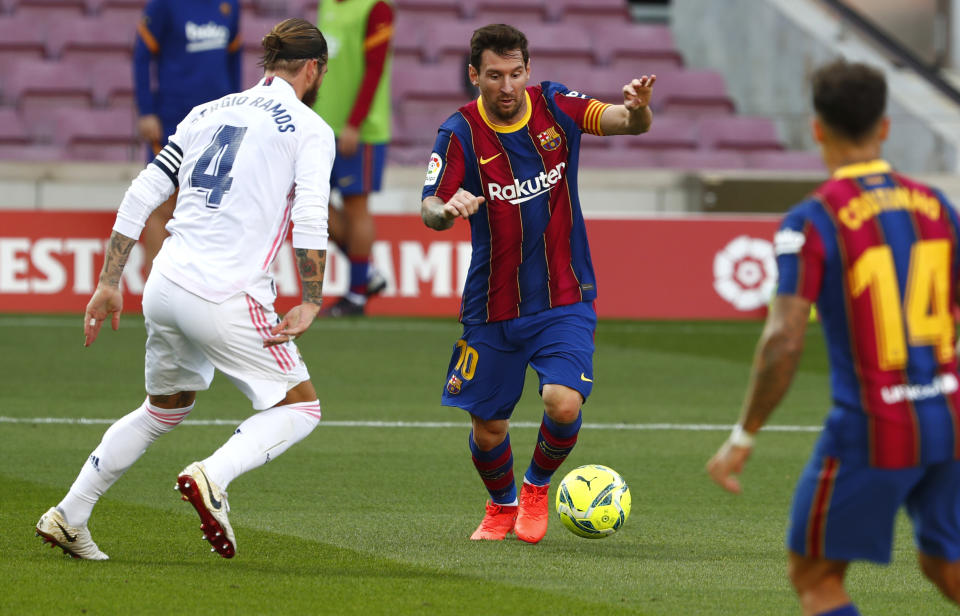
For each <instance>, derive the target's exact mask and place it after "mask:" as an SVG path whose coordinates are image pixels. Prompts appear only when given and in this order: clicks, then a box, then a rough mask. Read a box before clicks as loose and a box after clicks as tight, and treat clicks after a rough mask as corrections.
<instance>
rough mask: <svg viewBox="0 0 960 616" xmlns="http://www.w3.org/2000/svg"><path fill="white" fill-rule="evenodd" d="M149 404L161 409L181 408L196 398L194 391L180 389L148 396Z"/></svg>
mask: <svg viewBox="0 0 960 616" xmlns="http://www.w3.org/2000/svg"><path fill="white" fill-rule="evenodd" d="M148 398H149V400H150V404H151V405H153V406H155V407H157V408H161V409H165V410H171V409H183V408H187V407H188V406H190V405H191V404H193V403H194V401H196V399H197V392H195V391H181V392H177V393H175V394H168V395H159V396H153V395H151V396H148Z"/></svg>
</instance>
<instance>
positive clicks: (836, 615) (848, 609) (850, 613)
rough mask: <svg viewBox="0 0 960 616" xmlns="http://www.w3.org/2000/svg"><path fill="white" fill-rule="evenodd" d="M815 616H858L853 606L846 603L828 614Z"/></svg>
mask: <svg viewBox="0 0 960 616" xmlns="http://www.w3.org/2000/svg"><path fill="white" fill-rule="evenodd" d="M817 616H860V612H858V611H857V608H856V606H855V605H854V604H852V603H848V604H846V605H843V606H841V607H838V608H836V609H834V610H830V611H829V612H820V613H819V614H818V615H817Z"/></svg>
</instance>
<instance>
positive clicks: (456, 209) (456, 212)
mask: <svg viewBox="0 0 960 616" xmlns="http://www.w3.org/2000/svg"><path fill="white" fill-rule="evenodd" d="M483 202H484V198H483V197H474V196H473V195H472V194H470V192H469V191H466V190H463V189H462V188H461V189H459V190H458V191H457V192H456V194H454V195H453V196H452V197H450V200H449V201H447V202H446V203H444V204H443V214H444V216H446V217H447V218H451V219H452V218H457V217H458V216H459V217H460V218H470V216H472V215H473V214H475V213H476V212H477V210H478V209H480V204H481V203H483Z"/></svg>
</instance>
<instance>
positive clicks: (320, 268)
mask: <svg viewBox="0 0 960 616" xmlns="http://www.w3.org/2000/svg"><path fill="white" fill-rule="evenodd" d="M294 252H295V253H296V256H297V270H298V271H299V273H300V287H301V296H302V297H301V304H300V305H299V306H294V307H293V308H291V309H290V311H289V312H288V313H287V314H285V315H284V316H283V319H281V320H280V322H279V323H277V324H276V325H274V326H273V327H271V328H270V338H267V339H266V340H264V342H263V346H265V347H269V346H274V345H277V344H283V343H285V342H289V341H291V340H293V339H294V338H296V337H298V336H299V335H300V334H302V333H303V332H305V331H307V329H308V328H309V327H310V324H311V323H313V320H314V319H315V318H316V316H317V313H318V312H320V305H321V304H322V303H323V272H324V270H326V268H327V251H326V250H317V249H314V248H311V249H307V248H297V249H295V251H294Z"/></svg>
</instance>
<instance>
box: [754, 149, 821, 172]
mask: <svg viewBox="0 0 960 616" xmlns="http://www.w3.org/2000/svg"><path fill="white" fill-rule="evenodd" d="M747 160H748V161H749V163H750V168H751V169H769V170H771V171H819V172H821V173H826V172H827V168H826V167H825V166H824V164H823V159H822V158H821V157H820V153H819V152H805V151H801V150H789V151H786V150H785V151H780V152H769V151H766V152H755V153H751V154H748V155H747Z"/></svg>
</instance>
